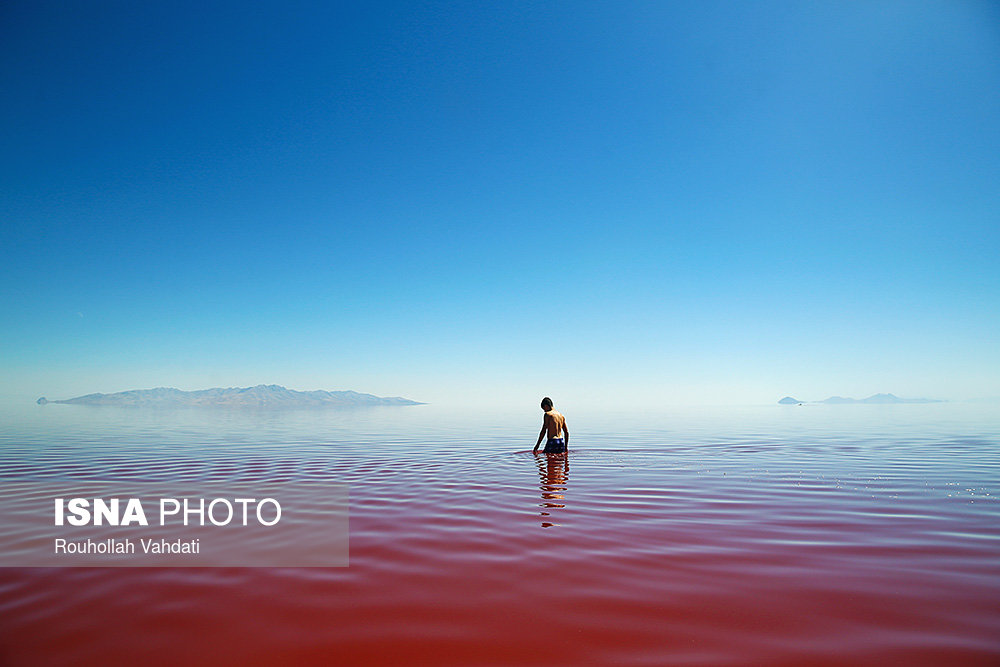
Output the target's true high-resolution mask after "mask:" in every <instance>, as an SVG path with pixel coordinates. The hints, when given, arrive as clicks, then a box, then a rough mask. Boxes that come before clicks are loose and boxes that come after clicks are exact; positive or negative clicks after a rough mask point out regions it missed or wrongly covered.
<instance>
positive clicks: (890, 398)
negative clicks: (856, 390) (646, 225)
mask: <svg viewBox="0 0 1000 667" xmlns="http://www.w3.org/2000/svg"><path fill="white" fill-rule="evenodd" d="M810 402H811V403H826V404H827V405H847V404H855V403H864V404H868V405H872V404H875V405H889V404H895V403H943V402H944V401H939V400H938V399H936V398H900V397H899V396H896V395H895V394H872V395H871V396H869V397H868V398H862V399H857V398H844V397H843V396H831V397H830V398H827V399H824V400H822V401H800V400H799V399H797V398H792V397H791V396H785V397H784V398H783V399H781V400H780V401H778V404H779V405H802V404H804V403H810Z"/></svg>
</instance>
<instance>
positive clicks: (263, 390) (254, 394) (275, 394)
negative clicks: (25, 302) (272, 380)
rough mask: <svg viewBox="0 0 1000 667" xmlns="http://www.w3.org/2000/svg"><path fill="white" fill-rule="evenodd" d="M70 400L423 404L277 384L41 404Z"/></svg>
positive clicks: (90, 397)
mask: <svg viewBox="0 0 1000 667" xmlns="http://www.w3.org/2000/svg"><path fill="white" fill-rule="evenodd" d="M46 403H68V404H71V405H117V406H129V407H133V406H134V407H157V408H161V407H163V408H167V407H169V408H180V407H213V408H216V407H218V408H314V407H315V408H322V407H337V406H361V405H421V403H419V402H417V401H411V400H409V399H408V398H400V397H398V396H392V397H389V398H383V397H381V396H373V395H372V394H359V393H358V392H356V391H323V390H322V389H320V390H317V391H295V390H294V389H286V388H285V387H282V386H280V385H276V384H266V385H265V384H259V385H257V386H256V387H242V388H241V387H228V388H225V389H222V388H216V389H201V390H198V391H181V390H180V389H173V388H171V387H158V388H156V389H133V390H132V391H120V392H118V393H116V394H87V395H86V396H77V397H76V398H68V399H65V400H62V401H49V400H47V399H46V398H45V397H44V396H43V397H42V398H40V399H38V404H39V405H45V404H46Z"/></svg>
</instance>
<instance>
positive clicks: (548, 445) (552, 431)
mask: <svg viewBox="0 0 1000 667" xmlns="http://www.w3.org/2000/svg"><path fill="white" fill-rule="evenodd" d="M542 410H545V418H544V419H543V420H542V430H541V431H539V433H538V442H536V443H535V449H534V450H532V451H535V452H537V451H538V448H539V446H541V444H542V438H543V437H545V436H546V435H548V440H546V441H545V453H546V454H558V453H560V452H565V451H566V449H567V448H568V447H569V429H568V428H566V418H565V417H563V416H562V415H561V414H559V413H558V412H556V411H555V410H553V409H552V399H551V398H549V397H548V396H546V397H545V398H543V399H542ZM564 434H565V436H564Z"/></svg>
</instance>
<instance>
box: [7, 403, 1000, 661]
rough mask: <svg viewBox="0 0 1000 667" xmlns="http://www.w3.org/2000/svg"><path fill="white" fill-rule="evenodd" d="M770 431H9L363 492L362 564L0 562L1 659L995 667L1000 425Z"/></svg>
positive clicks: (12, 442)
mask: <svg viewBox="0 0 1000 667" xmlns="http://www.w3.org/2000/svg"><path fill="white" fill-rule="evenodd" d="M768 414H769V415H770V414H772V413H768ZM779 414H780V413H779ZM772 418H774V419H784V417H768V418H767V419H772ZM795 419H797V420H800V419H806V418H804V417H796V418H795ZM839 419H840V417H837V420H839ZM764 421H767V420H766V419H765V420H764ZM876 423H878V424H881V423H882V422H878V420H877V419H876ZM268 424H270V426H268ZM767 425H768V424H760V423H757V424H754V425H752V426H753V428H749V427H748V428H746V429H745V433H743V435H740V436H738V437H736V436H734V435H733V431H732V429H731V428H730V429H715V430H714V432H715V433H717V434H721V435H716V436H712V435H707V434H706V432H705V429H709V431H712V425H711V423H710V422H709V423H706V424H702V425H700V426H698V428H695V427H691V428H684V429H681V430H677V429H674V430H670V429H662V430H660V431H657V430H655V429H652V430H648V431H644V432H641V433H638V432H636V433H631V434H625V435H622V434H618V435H612V434H611V433H609V432H604V431H602V430H601V429H599V428H596V427H595V428H594V429H592V430H591V431H590V432H589V433H588V431H587V429H586V428H583V429H581V431H580V435H579V436H577V442H578V443H579V444H576V445H575V446H574V448H573V451H571V453H570V454H569V456H568V458H563V457H554V458H549V457H545V456H540V457H535V456H533V455H532V454H531V453H530V452H527V451H523V449H524V448H523V446H522V447H521V448H520V449H518V448H514V447H511V446H510V444H509V443H510V440H509V439H508V438H510V437H513V436H508V435H507V434H506V433H505V431H504V427H498V428H497V432H496V433H493V434H490V435H487V436H484V438H483V441H484V442H487V443H488V444H489V446H487V447H483V446H476V447H469V446H465V445H463V439H462V437H461V436H459V435H457V434H454V433H451V432H447V431H445V430H444V429H441V432H440V433H438V434H437V435H435V433H434V428H433V423H425V424H423V425H422V427H421V428H413V429H399V432H398V433H395V434H391V437H387V436H385V435H384V434H382V435H380V434H379V432H378V428H377V427H376V426H375V425H373V424H369V423H368V422H366V421H364V420H362V423H361V424H349V425H347V426H345V427H344V428H343V429H342V430H341V431H340V432H338V433H336V434H335V435H336V438H339V440H338V442H339V443H340V445H339V446H335V445H330V444H329V442H328V441H327V440H324V441H323V442H322V444H321V443H320V441H319V440H309V439H307V438H306V437H305V436H304V435H303V434H304V433H305V432H306V431H305V430H303V429H305V428H306V427H305V426H303V425H302V424H296V425H294V426H289V425H288V424H283V423H280V419H279V423H277V424H274V423H271V422H268V423H267V424H263V425H262V424H259V423H258V424H255V425H253V427H252V428H250V427H248V429H249V430H248V431H247V432H246V433H244V434H243V435H239V434H237V432H236V431H234V430H229V431H226V432H225V433H223V434H222V435H219V436H218V440H219V442H211V443H209V442H206V437H205V432H202V431H198V429H196V428H195V429H181V428H178V429H175V430H176V432H175V433H174V434H173V435H171V436H169V438H167V437H166V436H163V435H162V433H163V431H162V430H157V429H156V428H153V427H151V426H149V425H146V426H149V428H148V429H147V428H146V427H144V428H143V429H138V428H132V429H131V430H130V429H128V428H125V427H123V426H122V425H121V424H112V425H108V424H103V425H100V424H98V425H96V426H93V427H92V430H90V431H86V429H81V432H83V431H86V433H85V435H84V436H80V437H79V438H78V439H77V441H73V442H70V443H68V444H67V438H65V437H64V438H63V439H62V441H61V442H62V446H61V447H60V448H56V449H55V450H53V451H52V452H51V453H49V454H39V453H38V452H37V447H36V446H35V445H32V443H31V437H29V436H28V435H21V436H15V435H11V436H9V437H8V438H7V443H8V445H7V450H8V458H9V459H10V460H13V459H17V460H18V461H20V462H21V463H19V465H24V461H26V460H29V459H30V461H31V463H32V464H33V465H38V466H39V469H45V470H48V471H51V470H53V469H58V468H60V466H62V467H63V468H66V469H69V468H71V467H73V466H76V469H79V467H80V466H84V467H87V466H90V467H94V468H97V467H100V469H101V471H102V473H103V474H105V475H107V474H108V473H109V471H110V472H115V471H118V472H121V471H122V470H131V469H135V468H143V469H145V468H149V467H150V466H155V465H156V464H159V465H160V467H161V468H162V469H163V470H164V471H166V472H167V473H168V474H174V475H177V476H184V475H193V474H195V473H193V472H191V471H193V470H195V469H197V470H198V471H199V472H198V473H197V474H199V475H201V476H202V477H203V478H204V477H205V476H208V478H209V479H211V475H213V474H215V475H222V474H224V473H223V471H226V470H232V469H233V466H236V467H239V468H241V469H255V470H257V472H259V473H260V474H262V475H263V476H265V477H267V476H274V475H278V474H281V475H284V474H300V475H303V476H310V477H313V476H318V477H320V478H323V477H324V476H325V478H327V479H331V480H334V481H337V482H348V483H350V485H351V548H350V558H351V561H350V567H347V568H329V569H284V570H277V569H275V570H266V569H249V568H244V569H239V568H233V569H169V570H168V569H136V570H129V569H26V570H4V571H0V663H2V664H4V665H39V664H74V665H75V664H83V665H87V664H93V665H97V664H123V663H131V662H136V663H139V662H141V663H144V664H164V665H166V664H190V665H200V664H212V665H220V664H222V665H227V664H232V665H246V664H275V663H279V664H296V663H298V664H346V665H354V664H357V665H362V664H363V665H369V664H433V665H551V664H556V663H558V664H566V665H610V664H615V665H618V664H621V665H730V664H732V665H760V664H770V665H781V664H788V665H793V664H794V665H802V664H813V665H815V664H838V665H839V664H858V665H867V664H872V665H876V664H878V665H889V664H900V665H904V664H905V665H955V664H962V665H991V664H1000V521H998V517H1000V504H998V502H997V492H998V488H997V486H998V480H1000V474H998V464H997V461H998V457H997V456H996V455H997V453H998V440H997V438H996V432H992V433H985V434H982V435H981V436H979V437H976V438H971V439H970V438H969V434H968V433H958V434H957V435H955V434H954V433H955V432H956V431H960V430H961V425H960V424H959V425H956V424H954V423H952V424H951V425H950V426H948V427H942V428H939V429H938V430H937V431H935V432H933V433H929V432H928V430H927V429H926V428H921V429H920V434H919V435H916V436H913V437H906V435H905V431H906V430H907V429H908V428H910V425H908V424H907V420H905V419H904V420H902V422H901V423H900V420H898V419H897V423H895V424H894V425H890V426H891V427H890V426H885V425H884V424H882V425H883V426H884V428H882V429H881V430H880V429H879V428H875V427H873V426H872V424H871V423H870V421H869V422H865V424H863V425H861V426H857V427H855V428H854V430H853V432H852V433H849V434H844V433H843V432H837V433H834V434H831V433H830V432H829V428H830V423H829V422H828V421H824V422H823V423H821V424H818V425H816V424H813V425H811V426H810V425H809V424H803V423H800V422H798V421H797V422H795V423H792V424H789V423H784V422H783V423H780V424H771V426H774V427H775V429H774V430H780V431H781V433H780V435H774V434H773V433H771V434H768V435H763V436H762V435H761V433H760V432H756V431H758V427H762V426H767ZM153 426H155V425H153ZM160 426H162V424H161V425H160ZM806 427H809V428H806ZM102 428H103V429H112V430H114V429H118V430H119V431H121V432H123V433H125V435H122V436H121V438H110V436H109V438H106V439H104V440H101V439H100V433H101V432H102V430H101V429H102ZM268 428H270V429H271V430H268ZM323 430H324V432H327V433H329V432H330V431H331V430H334V429H332V428H331V427H330V425H329V424H325V425H324V429H323ZM404 430H406V431H407V432H408V433H410V435H407V436H405V437H404V436H402V435H399V433H402V432H403V431H404ZM980 430H982V429H980ZM723 431H725V432H724V433H723ZM103 432H110V431H103ZM414 432H418V433H419V435H413V433H414ZM241 433H242V431H241ZM253 433H257V434H260V435H259V437H258V442H253V441H254V437H253V435H252V434H253ZM144 434H145V435H144ZM529 435H530V433H529ZM574 435H576V432H574ZM244 436H245V438H244ZM32 437H38V438H43V439H45V438H52V437H53V435H52V434H51V433H45V432H38V433H36V434H35V436H32ZM110 440H115V442H114V443H113V444H108V443H109V442H110ZM119 440H120V442H119ZM161 440H164V442H163V443H162V444H163V451H166V450H167V449H169V450H170V452H171V454H170V456H169V457H167V456H166V455H164V454H161V453H160V450H158V449H153V450H151V449H149V447H150V443H156V442H160V441H161ZM167 440H168V441H169V442H166V441H167ZM234 440H235V441H236V442H235V443H234V442H233V441H234ZM244 440H245V441H244ZM504 441H506V442H508V445H507V448H506V451H505V450H504V449H503V447H502V443H503V442H504ZM223 442H228V443H230V449H229V450H225V449H224V448H220V446H219V444H220V443H223ZM17 443H21V444H17ZM88 443H89V444H88ZM101 443H103V444H101ZM142 443H144V447H146V448H145V449H142V448H140V447H139V445H140V444H142ZM178 443H187V444H184V445H183V446H179V445H178ZM36 444H37V443H36ZM168 444H169V445H170V447H167V445H168ZM85 446H87V447H89V449H87V448H86V447H85ZM588 446H589V447H588ZM83 451H90V452H92V453H91V454H90V459H91V460H84V461H83V462H81V460H80V456H81V452H83ZM208 451H211V452H212V454H211V455H209V454H207V453H206V452H208ZM32 452H34V453H32ZM85 458H86V457H85ZM168 458H169V461H168ZM185 471H188V472H185ZM290 471H291V472H290Z"/></svg>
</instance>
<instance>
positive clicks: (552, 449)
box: [545, 438, 566, 454]
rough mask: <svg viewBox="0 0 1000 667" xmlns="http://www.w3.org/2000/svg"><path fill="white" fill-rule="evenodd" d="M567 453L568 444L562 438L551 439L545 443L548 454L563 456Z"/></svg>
mask: <svg viewBox="0 0 1000 667" xmlns="http://www.w3.org/2000/svg"><path fill="white" fill-rule="evenodd" d="M565 451H566V443H565V442H563V439H562V438H549V439H548V440H546V441H545V453H546V454H561V453H562V452H565Z"/></svg>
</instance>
